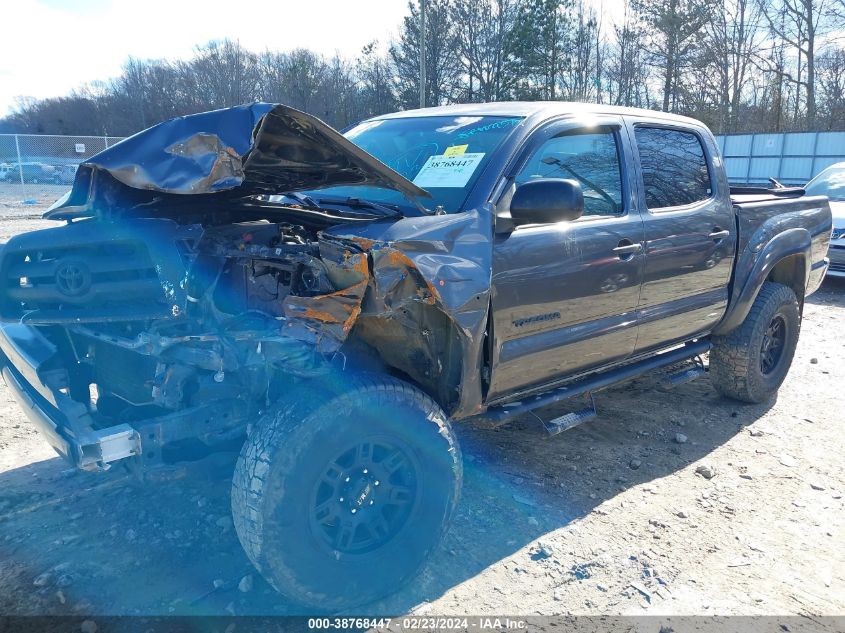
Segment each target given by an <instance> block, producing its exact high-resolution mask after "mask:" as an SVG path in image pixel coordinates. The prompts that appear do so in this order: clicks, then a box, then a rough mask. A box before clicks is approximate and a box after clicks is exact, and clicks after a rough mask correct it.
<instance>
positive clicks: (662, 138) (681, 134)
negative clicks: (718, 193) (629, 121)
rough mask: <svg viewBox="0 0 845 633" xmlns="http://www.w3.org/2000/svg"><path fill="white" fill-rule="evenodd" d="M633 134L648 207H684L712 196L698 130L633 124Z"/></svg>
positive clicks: (708, 171) (651, 209) (656, 208)
mask: <svg viewBox="0 0 845 633" xmlns="http://www.w3.org/2000/svg"><path fill="white" fill-rule="evenodd" d="M634 138H635V140H636V143H637V152H638V153H639V158H640V166H641V169H642V178H643V192H644V196H645V204H646V207H647V208H648V210H649V211H655V210H660V209H671V208H676V207H685V206H688V205H692V204H696V203H698V202H704V201H706V200H709V199H710V198H711V197H712V196H713V188H712V184H711V177H710V169H709V166H708V163H707V155H706V154H705V152H704V146H703V145H702V144H701V139H700V138H699V137H698V135H697V134H695V133H694V132H688V131H684V130H677V129H672V128H662V127H650V126H648V125H636V126H635V127H634Z"/></svg>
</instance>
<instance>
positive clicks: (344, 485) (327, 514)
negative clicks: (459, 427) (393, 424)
mask: <svg viewBox="0 0 845 633" xmlns="http://www.w3.org/2000/svg"><path fill="white" fill-rule="evenodd" d="M419 472H420V469H419V465H418V464H417V462H416V459H415V458H414V456H413V453H412V452H411V450H410V448H409V447H408V446H405V445H404V444H403V443H402V442H400V441H397V440H396V439H395V438H390V439H387V438H370V439H366V440H361V441H360V442H359V443H358V444H356V445H355V446H353V447H351V448H349V449H347V450H346V451H344V452H343V453H342V454H340V455H339V456H338V457H336V458H335V459H334V460H332V461H331V462H329V463H328V464H327V465H326V467H325V468H324V469H323V474H322V475H321V477H320V480H319V481H318V482H317V484H316V486H315V488H314V494H313V495H312V503H311V512H310V522H311V527H312V530H313V532H314V534H315V535H316V536H317V538H318V539H319V540H320V541H321V542H322V543H323V545H325V546H328V547H329V549H330V550H332V551H333V552H340V553H343V554H347V555H355V554H366V553H368V552H372V551H374V550H377V549H379V548H380V547H382V546H383V545H385V544H387V543H388V542H390V541H391V540H393V539H394V538H395V537H396V535H397V534H399V533H400V532H401V531H402V529H403V528H404V527H405V525H406V524H407V523H408V517H409V516H410V515H411V512H412V511H413V509H414V507H415V505H416V503H417V497H418V474H419Z"/></svg>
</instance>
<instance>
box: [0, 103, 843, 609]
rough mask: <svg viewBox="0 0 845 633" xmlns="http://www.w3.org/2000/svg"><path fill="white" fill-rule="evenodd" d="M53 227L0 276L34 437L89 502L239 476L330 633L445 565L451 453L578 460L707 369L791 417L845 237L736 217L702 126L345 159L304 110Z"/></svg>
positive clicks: (217, 122)
mask: <svg viewBox="0 0 845 633" xmlns="http://www.w3.org/2000/svg"><path fill="white" fill-rule="evenodd" d="M45 217H46V218H48V219H51V220H62V221H65V222H66V224H65V225H64V226H60V227H57V228H48V229H45V230H41V231H35V232H31V233H27V234H24V235H20V236H17V237H15V238H13V239H11V240H10V241H9V242H8V244H6V245H5V247H4V248H3V251H2V260H1V261H0V277H2V280H3V286H2V294H0V317H2V321H3V324H2V328H1V329H0V350H2V358H0V361H2V366H3V369H2V373H3V378H4V380H5V382H6V384H7V385H8V387H9V388H10V390H11V391H12V392H13V393H14V395H15V396H16V398H17V400H18V401H19V402H20V404H21V406H22V407H23V409H24V411H25V412H26V414H27V416H28V417H29V418H30V420H31V421H32V422H33V423H34V424H35V425H36V426H37V427H38V428H39V429H40V430H41V432H42V433H43V435H44V436H45V437H46V439H47V440H48V441H49V442H50V444H51V445H52V446H53V447H54V448H55V450H56V451H57V452H58V453H60V454H61V455H62V456H64V457H65V458H67V459H68V460H70V461H71V462H72V463H74V464H75V465H77V466H78V467H79V468H82V469H86V470H105V469H108V468H110V467H113V466H115V465H123V466H126V467H127V468H129V469H130V470H133V471H136V472H138V473H139V474H141V475H142V476H143V475H150V474H152V473H155V472H156V471H157V470H161V469H167V468H168V467H172V466H171V465H172V464H174V463H176V462H182V461H186V460H196V459H200V458H202V457H205V456H207V455H209V454H212V453H215V452H219V451H236V450H238V449H240V457H239V458H238V460H237V464H236V467H235V473H234V478H233V486H232V511H233V514H234V520H235V526H236V529H237V533H238V536H239V537H240V540H241V543H242V544H243V546H244V549H245V550H246V553H247V555H248V556H249V558H250V559H251V560H252V561H253V563H254V564H255V566H256V567H257V568H258V569H259V570H260V571H261V573H262V574H263V575H264V576H265V577H266V578H267V580H268V581H269V582H270V583H271V584H272V585H273V586H274V587H276V588H277V589H278V590H279V591H280V592H281V593H283V594H284V595H286V596H288V597H290V598H291V599H294V600H296V601H298V602H300V603H303V604H305V605H310V606H312V607H316V608H320V609H328V610H338V609H346V608H349V607H351V606H354V605H359V604H362V603H365V602H367V601H371V600H373V599H375V598H378V597H380V596H383V595H385V594H387V593H390V592H391V591H394V590H395V589H396V588H397V587H398V586H399V585H400V584H401V583H402V582H403V581H405V580H407V579H408V578H410V577H411V576H412V575H413V574H414V572H415V571H416V570H417V569H419V567H420V566H421V565H422V563H423V562H424V560H425V559H426V556H427V554H428V553H429V552H430V551H431V550H432V548H434V547H435V546H436V545H437V543H438V542H439V540H440V538H441V536H442V534H443V532H444V530H445V528H446V526H447V524H448V522H449V519H450V516H451V514H452V512H453V510H454V508H455V505H456V503H457V500H458V496H459V490H460V486H461V478H462V470H461V456H460V450H459V447H458V444H457V442H456V439H455V435H454V434H453V431H452V429H451V427H450V423H452V422H454V421H457V420H463V419H470V418H472V419H476V420H483V421H485V422H486V423H488V424H491V425H497V424H502V423H505V422H507V421H508V420H510V419H512V418H514V417H516V416H519V415H520V414H524V413H526V412H528V411H534V412H536V415H537V417H538V419H540V420H541V421H542V422H543V424H544V426H545V427H546V429H547V430H548V431H549V432H550V433H552V434H556V433H559V432H560V431H563V430H565V429H568V428H570V427H572V426H574V425H576V424H579V423H581V422H583V421H585V420H587V419H589V418H590V417H592V416H594V415H595V410H594V408H593V407H592V394H593V393H595V392H596V391H598V390H600V389H603V388H605V387H607V386H609V385H611V384H615V383H618V382H620V381H623V380H626V379H629V378H632V377H634V376H636V375H639V374H641V373H643V372H645V371H649V370H654V369H659V368H663V369H665V371H666V374H667V380H669V381H670V382H673V383H678V382H682V381H684V380H688V379H690V378H694V377H696V376H698V375H700V374H702V373H704V372H705V371H706V368H705V366H704V363H703V361H702V360H701V357H702V355H704V354H705V353H707V352H709V374H710V378H711V380H712V381H713V384H714V385H715V387H716V388H717V389H718V390H719V391H720V392H721V393H723V394H724V395H726V396H729V397H732V398H736V399H739V400H744V401H748V402H760V401H762V400H764V399H766V398H768V397H769V396H770V395H771V394H773V393H774V392H775V391H776V390H777V389H778V387H779V386H780V384H781V382H782V381H783V380H784V378H785V377H786V374H787V371H788V370H789V366H790V363H791V361H792V356H793V353H794V351H795V347H796V344H797V341H798V332H799V327H800V323H801V311H802V307H803V302H804V299H805V297H806V296H808V295H809V294H810V293H812V292H813V291H814V290H815V289H816V288H817V287H818V285H819V284H820V283H821V280H822V278H823V277H824V274H825V271H826V268H827V259H826V253H827V247H828V242H829V240H830V234H831V214H830V209H829V206H828V202H827V200H826V199H825V198H824V197H809V196H805V195H803V191H802V190H800V189H775V190H763V189H744V190H731V189H730V188H729V186H728V183H727V179H726V177H725V172H724V169H723V165H722V162H721V158H720V156H719V153H718V150H717V148H716V145H715V143H714V140H713V137H712V135H711V134H710V132H709V131H708V130H707V128H706V127H704V126H703V125H701V124H700V123H698V122H696V121H693V120H691V119H686V118H682V117H677V116H672V115H668V114H663V113H655V112H646V111H640V110H628V109H618V108H611V107H607V106H589V105H584V104H568V103H501V104H482V105H465V106H449V107H442V108H432V109H428V110H421V111H412V112H403V113H397V114H393V115H387V116H381V117H377V118H374V119H372V120H368V121H365V122H363V123H360V124H359V125H357V126H355V127H353V128H352V129H351V130H349V131H348V132H347V133H346V134H345V136H343V135H341V134H339V133H337V132H336V131H334V130H332V129H331V128H329V127H328V126H326V125H325V124H323V123H321V122H320V121H318V120H317V119H315V118H313V117H311V116H308V115H306V114H304V113H302V112H298V111H296V110H293V109H291V108H288V107H285V106H280V105H277V106H272V105H267V104H255V105H251V106H242V107H236V108H231V109H227V110H219V111H215V112H208V113H204V114H198V115H193V116H187V117H183V118H179V119H175V120H172V121H168V122H165V123H162V124H160V125H157V126H155V127H153V128H150V129H148V130H146V131H144V132H141V133H139V134H137V135H135V136H133V137H131V138H128V139H126V140H124V141H123V142H121V143H119V144H118V145H115V146H114V147H112V148H109V149H108V150H106V151H104V152H102V153H101V154H98V155H97V156H95V157H93V158H91V159H90V160H88V161H87V162H85V163H84V164H82V165H80V167H79V169H78V171H77V173H76V176H75V180H74V183H73V188H72V190H71V191H70V192H69V193H68V194H67V195H66V196H65V197H63V198H62V199H61V200H59V201H58V202H57V203H56V204H54V205H53V207H51V209H50V210H49V211H48V212H47V213H46V215H45ZM666 368H671V369H666ZM561 403H568V404H569V405H571V406H570V407H569V408H570V409H571V412H570V413H567V414H565V415H559V414H558V415H548V414H544V411H546V410H547V409H545V407H546V406H547V405H551V404H557V405H558V407H557V408H558V409H560V407H561V406H564V405H561ZM585 403H586V404H585ZM149 478H152V477H149Z"/></svg>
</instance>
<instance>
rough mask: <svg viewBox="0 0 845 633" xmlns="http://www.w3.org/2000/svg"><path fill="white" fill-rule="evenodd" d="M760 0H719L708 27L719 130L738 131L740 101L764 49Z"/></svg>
mask: <svg viewBox="0 0 845 633" xmlns="http://www.w3.org/2000/svg"><path fill="white" fill-rule="evenodd" d="M760 14H761V11H760V4H759V2H758V1H757V0H719V8H718V10H716V11H714V12H713V14H712V18H711V19H710V20H709V21H708V23H707V25H706V28H705V38H706V46H705V48H706V49H707V51H708V53H709V60H708V61H709V63H710V64H711V67H712V69H713V71H714V73H713V74H714V75H715V79H716V82H715V83H716V85H717V86H718V99H719V101H718V108H719V117H720V122H722V125H720V126H719V127H720V129H719V132H722V133H723V132H736V131H737V123H738V120H739V119H738V117H739V110H740V103H741V101H742V98H743V95H744V93H745V91H746V89H747V87H748V83H749V80H750V74H751V70H752V69H753V64H754V59H755V58H756V56H757V55H758V54H759V52H760V49H761V41H760V34H759V28H760Z"/></svg>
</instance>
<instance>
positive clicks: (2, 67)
mask: <svg viewBox="0 0 845 633" xmlns="http://www.w3.org/2000/svg"><path fill="white" fill-rule="evenodd" d="M2 4H3V9H2V14H3V18H2V26H0V117H2V116H5V115H6V114H9V113H10V111H11V109H12V107H13V106H14V103H15V97H18V96H26V97H35V98H39V99H43V98H45V97H55V96H62V95H65V94H67V93H68V92H70V91H71V90H73V89H74V88H77V87H80V86H82V85H83V84H85V83H88V82H91V81H96V80H105V79H108V78H110V77H115V76H117V75H118V74H120V68H121V65H122V64H123V63H124V62H125V61H126V59H127V57H129V56H133V57H138V58H141V59H162V58H163V59H169V60H172V59H185V58H188V57H190V56H191V55H192V53H193V51H194V48H195V46H197V45H198V44H204V43H206V42H208V41H210V40H213V39H223V38H225V37H228V38H229V39H233V40H239V41H240V43H241V44H242V45H243V46H245V47H246V48H248V49H250V50H253V51H262V50H265V49H271V50H280V51H287V50H292V49H294V48H300V47H304V48H309V49H311V50H314V51H317V52H318V53H322V54H324V55H327V56H328V55H333V54H334V53H335V52H337V53H339V54H340V55H341V56H343V57H353V56H355V55H357V54H358V53H359V52H360V50H361V48H362V47H363V46H365V45H366V44H368V43H369V42H371V41H373V40H378V41H380V42H381V43H382V44H384V43H386V42H387V41H389V40H390V39H391V38H392V37H393V36H394V35H396V34H397V33H398V31H399V26H400V24H401V21H402V18H403V17H404V16H405V15H406V14H407V0H246V1H244V0H6V1H5V2H3V3H2Z"/></svg>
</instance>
